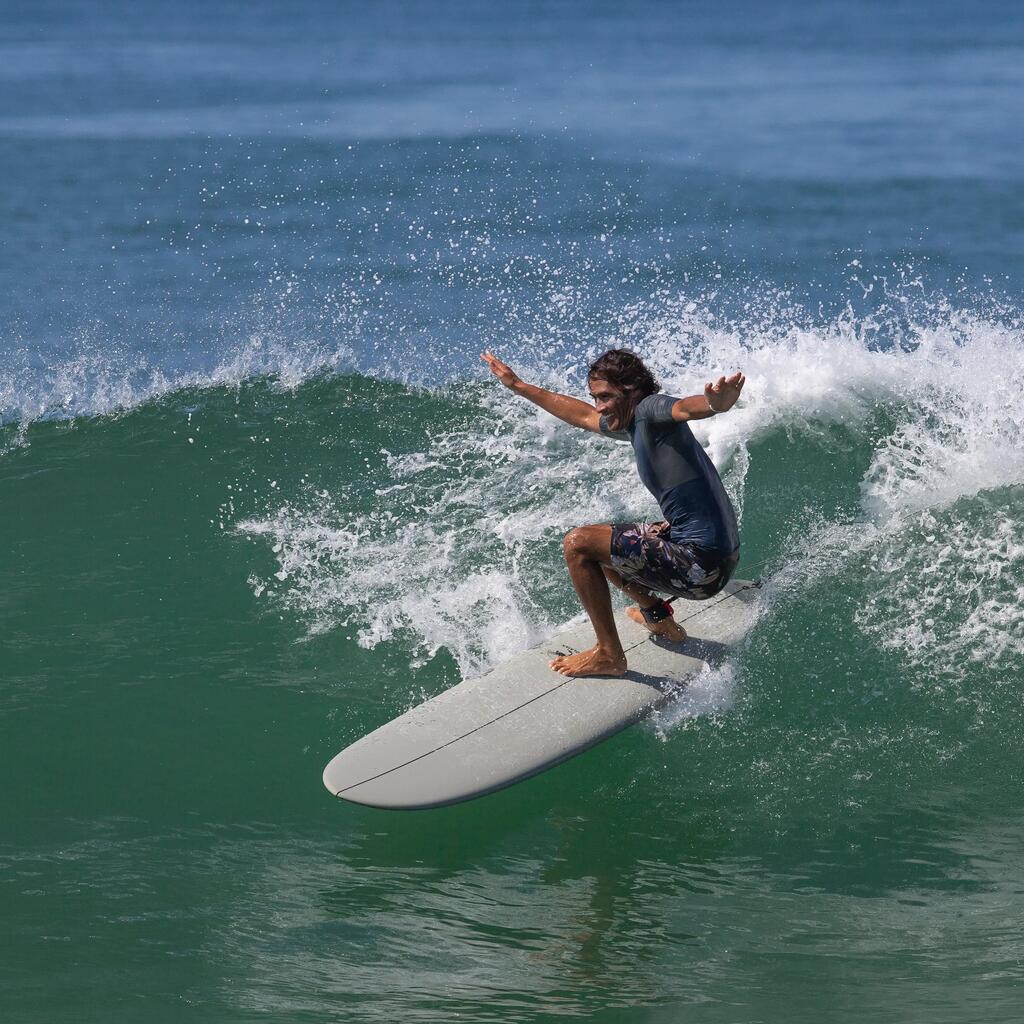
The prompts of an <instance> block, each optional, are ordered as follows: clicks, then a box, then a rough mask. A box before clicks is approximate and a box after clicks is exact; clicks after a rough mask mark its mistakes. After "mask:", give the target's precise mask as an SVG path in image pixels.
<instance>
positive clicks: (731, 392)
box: [704, 373, 747, 412]
mask: <svg viewBox="0 0 1024 1024" xmlns="http://www.w3.org/2000/svg"><path fill="white" fill-rule="evenodd" d="M746 382H747V378H746V377H744V376H743V374H742V373H734V374H733V375H732V376H731V377H719V378H718V380H717V381H715V382H714V383H712V382H711V381H708V382H707V384H705V385H704V397H705V398H706V399H707V400H708V405H710V406H711V408H712V409H714V410H715V412H725V411H726V410H727V409H731V408H732V407H733V406H734V405H735V404H736V399H737V398H739V397H740V392H741V391H742V390H743V385H744V384H746Z"/></svg>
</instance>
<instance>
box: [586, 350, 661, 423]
mask: <svg viewBox="0 0 1024 1024" xmlns="http://www.w3.org/2000/svg"><path fill="white" fill-rule="evenodd" d="M595 379H597V380H606V381H607V382H608V383H609V384H611V386H612V387H615V388H618V389H619V390H620V391H622V392H623V402H622V409H621V412H620V414H619V416H618V417H616V418H617V419H618V421H619V423H620V424H626V423H628V422H629V421H630V420H631V419H632V418H633V413H634V411H635V410H636V407H637V405H639V404H640V402H642V401H643V399H645V398H646V397H647V396H648V395H656V394H657V393H658V392H659V391H660V390H661V385H660V384H659V383H658V381H657V380H656V379H655V377H654V374H653V373H651V371H650V370H648V369H647V367H646V366H645V365H644V362H643V360H642V359H641V358H640V357H639V356H638V355H637V354H636V353H635V352H630V351H629V349H628V348H610V349H608V351H607V352H604V353H602V354H601V355H599V356H598V357H597V358H596V359H595V360H594V361H593V362H592V363H591V364H590V366H589V367H588V368H587V380H595Z"/></svg>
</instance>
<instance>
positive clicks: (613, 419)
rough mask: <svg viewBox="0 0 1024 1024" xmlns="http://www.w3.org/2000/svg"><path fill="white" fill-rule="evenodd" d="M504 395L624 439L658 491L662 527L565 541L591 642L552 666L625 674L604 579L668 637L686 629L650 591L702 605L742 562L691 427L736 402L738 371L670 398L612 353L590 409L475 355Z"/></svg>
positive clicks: (628, 357)
mask: <svg viewBox="0 0 1024 1024" xmlns="http://www.w3.org/2000/svg"><path fill="white" fill-rule="evenodd" d="M481 358H482V359H483V360H484V362H486V363H487V365H488V367H489V368H490V370H491V372H492V373H493V374H494V375H495V377H497V378H498V380H500V381H501V383H502V384H504V385H505V387H507V388H508V389H509V390H511V391H514V392H515V393H516V394H518V395H522V396H523V397H524V398H527V399H529V401H531V402H533V403H534V404H535V405H538V406H540V407H541V408H542V409H544V410H545V411H546V412H549V413H551V414H552V415H553V416H557V417H558V418H559V419H561V420H564V421H565V422H566V423H570V424H572V425H573V426H574V427H581V428H582V429H584V430H592V431H594V432H595V433H599V434H604V435H605V436H606V437H613V438H617V439H620V440H626V441H629V442H630V443H631V444H632V446H633V452H634V454H635V456H636V462H637V472H638V473H639V475H640V479H641V480H642V481H643V483H644V484H645V485H646V487H647V489H648V490H649V491H650V492H651V493H652V494H653V495H654V497H655V499H656V500H657V502H658V504H659V506H660V507H661V511H662V514H663V515H664V516H665V519H664V521H663V522H660V523H615V524H607V523H605V524H599V525H592V526H578V527H576V528H575V529H574V530H570V531H569V533H567V534H566V536H565V542H564V549H565V560H566V564H567V565H568V568H569V575H570V577H571V578H572V582H573V585H574V586H575V588H576V593H577V594H578V595H579V598H580V601H581V602H582V603H583V608H584V610H585V611H586V613H587V615H588V616H589V617H590V621H591V623H592V624H593V626H594V632H595V634H596V638H597V643H596V644H595V645H594V646H593V647H592V648H590V649H589V650H586V651H581V652H580V653H579V654H572V655H563V656H562V657H558V658H555V659H554V660H553V661H552V662H551V667H552V668H553V669H555V671H557V672H561V673H562V674H563V675H567V676H621V675H624V674H625V672H626V655H625V653H624V652H623V650H622V643H621V642H620V640H619V635H618V631H617V630H616V628H615V619H614V617H613V613H612V603H611V594H610V593H609V590H608V583H612V584H614V585H615V586H617V587H618V588H619V589H620V590H623V591H624V592H625V593H626V594H628V595H629V596H630V597H631V598H632V599H633V600H634V601H636V602H637V604H636V606H635V607H630V608H628V609H627V611H626V613H627V614H628V615H629V616H630V618H632V619H634V620H635V621H637V622H640V623H642V624H643V625H645V626H646V627H647V629H649V630H650V631H651V632H652V633H656V634H658V635H659V636H663V637H664V638H665V639H667V640H673V641H682V640H684V639H685V638H686V631H685V630H684V629H683V628H682V627H681V626H679V625H678V624H677V623H676V622H675V621H674V620H673V619H672V606H671V605H670V604H668V603H667V602H666V601H665V600H664V599H662V598H660V597H657V596H655V594H656V593H667V594H671V595H674V596H677V597H686V598H690V599H696V600H703V599H706V598H709V597H713V596H714V595H715V594H717V593H718V592H719V591H720V590H721V589H722V587H724V586H725V585H726V583H728V582H729V579H730V577H731V576H732V574H733V571H734V570H735V568H736V563H737V562H738V561H739V534H738V530H737V526H736V514H735V512H734V510H733V507H732V503H731V502H730V501H729V497H728V495H727V494H726V493H725V488H724V487H723V486H722V481H721V478H720V477H719V475H718V472H717V470H716V469H715V467H714V464H713V463H712V462H711V459H710V458H708V456H707V453H706V452H705V451H704V449H703V448H702V447H701V445H700V444H699V442H698V441H697V439H696V438H695V437H694V436H693V433H692V432H691V430H690V428H689V426H687V421H689V420H696V419H705V418H706V417H708V416H714V415H715V414H716V413H722V412H726V411H728V410H729V409H731V408H732V407H733V405H735V404H736V400H737V399H738V398H739V396H740V391H742V389H743V385H744V383H745V380H746V378H745V377H744V376H743V374H742V373H734V374H733V375H732V376H731V377H719V378H718V380H717V381H715V382H710V381H709V382H708V383H707V384H705V385H704V393H703V394H702V395H692V396H690V397H689V398H672V397H671V396H669V395H663V394H659V393H658V391H659V385H658V382H657V381H656V380H655V379H654V376H653V374H652V373H651V372H650V370H649V369H648V368H647V367H646V366H645V365H644V364H643V361H642V360H641V359H640V358H639V357H638V356H637V355H636V354H635V353H633V352H629V351H627V350H626V349H610V350H609V351H607V352H605V353H604V354H603V355H601V356H599V357H598V358H597V359H596V360H594V362H593V363H591V365H590V367H589V370H588V373H587V386H588V388H589V391H590V395H591V397H592V398H593V400H594V405H593V406H591V405H588V404H587V403H586V402H583V401H580V399H578V398H572V397H571V396H569V395H562V394H559V393H557V392H554V391H546V390H545V389H544V388H540V387H537V386H536V385H534V384H527V383H526V382H525V381H524V380H522V379H521V378H520V377H519V376H518V375H517V374H516V373H515V372H514V371H513V370H512V369H511V368H510V367H509V366H507V365H506V364H505V363H503V362H502V361H501V360H500V359H498V358H497V357H496V356H495V355H493V354H492V353H491V352H484V353H483V354H482V356H481Z"/></svg>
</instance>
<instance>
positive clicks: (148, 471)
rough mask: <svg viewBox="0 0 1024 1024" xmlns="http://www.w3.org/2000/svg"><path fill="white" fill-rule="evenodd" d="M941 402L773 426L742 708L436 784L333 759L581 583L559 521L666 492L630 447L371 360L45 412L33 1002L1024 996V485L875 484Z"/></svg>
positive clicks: (902, 1010) (757, 508)
mask: <svg viewBox="0 0 1024 1024" xmlns="http://www.w3.org/2000/svg"><path fill="white" fill-rule="evenodd" d="M737 415H739V414H737ZM929 417H931V419H930V418H929ZM932 419H934V409H932V410H931V411H926V413H921V414H919V413H918V412H916V411H914V410H913V409H909V408H908V407H906V406H901V405H900V403H899V402H898V401H893V400H886V401H882V402H879V403H877V404H871V403H868V404H865V405H864V406H863V407H862V408H861V411H860V413H859V414H858V416H857V417H848V416H846V414H845V413H844V414H843V415H825V414H822V415H819V416H816V417H813V416H812V417H808V416H803V415H802V414H801V416H799V417H797V418H796V419H794V420H791V421H790V422H789V423H781V422H780V423H773V421H772V420H771V419H770V418H769V419H768V420H766V421H764V423H763V424H762V426H761V427H759V428H758V429H756V430H752V431H750V432H749V433H748V434H747V437H746V441H745V443H744V445H743V447H742V452H740V449H736V450H735V451H734V452H733V454H732V455H731V456H729V457H728V459H727V460H726V462H727V468H726V480H727V483H728V484H729V486H730V487H731V488H732V489H733V490H734V493H737V494H738V495H739V496H741V497H742V504H743V508H744V512H743V536H744V559H745V565H746V566H747V567H755V566H757V564H758V563H760V562H761V561H762V560H767V564H766V566H765V571H766V572H767V584H766V587H765V590H764V612H763V614H762V616H761V618H760V620H759V622H758V623H757V625H756V626H755V628H754V630H753V631H752V633H751V634H750V636H749V638H748V640H747V641H746V642H745V643H744V644H743V645H742V647H741V648H739V649H738V650H737V651H736V653H735V657H734V658H733V659H732V661H731V662H730V664H729V666H728V667H727V671H725V672H724V674H723V677H722V678H721V679H720V680H718V681H717V682H716V681H712V682H713V684H714V685H715V686H717V690H716V693H717V698H716V701H715V702H714V706H713V707H712V709H711V710H710V711H707V712H705V713H699V714H698V713H688V712H686V710H685V708H683V709H675V711H674V710H673V709H671V708H670V709H669V710H668V711H667V712H666V713H665V714H664V715H663V716H662V717H661V719H660V720H659V721H657V722H655V723H651V724H647V725H643V726H640V727H637V728H634V729H631V730H629V731H627V732H626V733H624V734H621V735H620V736H618V737H616V738H615V739H613V740H611V741H609V742H607V743H605V744H603V745H601V746H600V747H598V748H595V749H593V750H591V751H590V752H588V753H586V754H584V755H583V756H581V757H579V758H577V759H576V760H574V761H572V762H570V763H568V764H566V765H564V766H562V767H560V768H558V769H556V770H554V771H552V772H550V773H547V774H545V775H542V776H540V777H537V778H535V779H532V780H530V781H527V782H526V783H523V784H522V785H519V786H516V787H514V788H512V789H509V790H506V791H504V792H502V793H499V794H496V795H493V796H491V797H488V798H486V799H483V800H480V801H477V802H474V803H470V804H466V805H461V806H457V807H452V808H447V809H442V810H437V811H432V812H419V813H409V814H401V813H389V812H383V811H374V810H371V809H367V808H362V807H358V806H354V805H348V804H345V803H342V802H339V801H337V800H334V799H332V798H331V797H330V796H329V795H328V794H327V793H326V791H325V790H324V789H323V787H322V785H321V783H320V772H321V770H322V767H323V765H324V764H325V763H326V761H327V760H329V758H330V757H331V756H333V754H334V753H336V752H337V751H338V750H339V749H341V747H343V746H344V745H345V744H347V743H349V742H351V741H353V740H354V739H356V738H357V737H359V736H361V735H363V734H364V733H365V732H367V731H369V730H370V729H372V728H374V727H376V726H377V725H379V724H381V723H383V722H385V721H387V720H388V719H390V718H391V717H393V716H394V715H396V714H398V713H400V712H401V711H403V710H404V709H406V708H407V707H409V706H410V705H411V704H413V703H415V702H417V701H418V700H420V699H422V698H423V697H424V696H429V695H431V694H433V693H437V692H439V691H440V690H442V689H444V688H445V687H447V686H449V685H452V684H453V683H454V682H456V681H458V679H459V678H461V676H462V674H463V673H464V672H468V671H470V670H471V669H472V668H474V667H479V666H480V665H485V664H487V663H493V661H495V660H500V657H501V656H503V655H504V653H505V652H506V651H508V650H512V649H516V644H517V642H518V644H519V645H520V646H523V645H525V643H526V642H527V641H528V640H529V638H530V636H531V635H534V634H536V635H542V634H543V632H544V631H545V630H546V629H552V628H554V627H555V626H557V625H558V624H559V623H560V622H564V621H565V620H566V619H567V618H569V617H571V616H572V615H574V614H576V613H577V609H576V606H575V604H574V599H573V595H572V593H571V590H570V588H569V586H568V583H567V581H566V580H565V578H564V575H563V570H562V568H561V566H560V564H559V540H560V537H561V534H562V533H563V532H564V530H565V529H567V528H568V527H569V526H571V525H572V523H573V521H574V517H575V521H581V519H588V518H591V516H590V514H589V513H590V512H593V513H594V515H593V517H592V518H594V519H605V518H610V517H613V516H614V515H616V514H617V513H620V512H621V513H625V512H632V513H634V514H643V513H644V512H646V511H648V508H647V503H648V502H649V499H648V498H647V497H646V496H645V495H643V494H641V493H640V492H639V490H638V487H637V484H636V482H635V480H634V479H633V478H632V476H631V475H630V473H631V472H632V470H631V467H630V465H629V463H628V461H626V459H627V455H626V453H624V452H622V451H621V450H620V449H618V448H616V447H602V444H603V442H602V441H601V440H600V439H595V438H592V437H589V436H583V435H579V436H577V435H576V434H573V433H572V432H571V431H569V430H567V429H566V430H563V429H561V428H558V429H555V430H553V431H552V428H551V427H550V424H545V422H544V421H543V420H542V419H541V418H538V417H534V416H533V415H532V414H531V413H528V412H526V411H524V410H523V409H522V408H520V407H518V406H512V405H510V404H509V403H508V401H507V400H506V399H505V398H504V397H503V396H502V394H501V393H499V392H497V391H496V390H494V389H493V388H491V387H490V386H486V387H480V386H478V385H473V386H472V387H469V388H463V389H457V388H453V389H449V390H445V391H436V392H430V391H411V390H409V389H406V388H403V387H401V386H399V385H396V384H389V383H385V382H380V381H371V380H368V379H366V378H362V377H355V376H351V377H331V378H325V379H320V380H313V381H309V382H307V383H305V384H303V385H302V386H300V387H299V388H297V389H292V390H287V389H282V388H280V387H277V386H275V385H273V384H272V383H268V382H256V383H251V384H247V385H244V386H242V387H240V388H234V389H217V388H207V389H204V390H195V391H179V392H176V393H174V394H172V395H170V396H168V397H165V398H163V399H161V400H159V401H155V402H152V403H150V404H147V405H143V406H139V407H136V408H134V409H132V410H130V411H128V412H125V413H123V414H120V415H117V416H112V417H104V418H97V419H77V420H72V421H67V422H41V423H35V424H33V425H31V426H30V427H29V428H28V430H27V433H23V434H21V435H19V434H17V432H16V431H15V428H14V427H10V428H8V429H7V434H6V435H5V438H4V443H5V444H6V445H7V450H6V452H5V454H4V455H3V456H2V457H0V493H3V495H4V501H3V505H2V509H0V525H2V528H3V535H4V537H5V540H6V545H5V547H6V552H7V553H6V557H5V558H4V559H3V561H2V562H0V576H2V586H0V614H2V618H3V622H4V638H3V645H2V657H3V665H2V671H3V690H2V699H0V768H2V771H3V776H4V778H5V779H6V781H7V785H6V786H4V787H3V790H2V796H0V820H2V822H3V832H2V838H0V916H2V919H3V921H4V923H5V927H4V929H3V931H2V933H0V944H2V950H0V976H2V991H3V993H4V996H3V1001H4V1003H5V1004H6V1009H5V1011H4V1019H5V1020H10V1021H17V1022H28V1021H33V1022H35V1021H39V1022H44V1021H45V1022H47V1024H55V1022H60V1021H83V1020H97V1021H104V1022H111V1021H139V1020H144V1021H147V1022H162V1021H168V1022H171V1021H181V1020H209V1021H218V1022H226V1021H250V1020H274V1021H328V1020H329V1021H364V1020H365V1021H377V1020H389V1021H390V1020H411V1021H438V1020H459V1019H465V1020H473V1021H506V1022H507V1021H554V1020H558V1019H562V1018H564V1017H585V1018H587V1019H595V1020H599V1021H630V1022H633V1021H652V1022H654V1021H659V1022H660V1021H666V1022H668V1021H679V1020H694V1021H709V1022H756V1021H777V1020H807V1021H811V1020H821V1019H828V1020H854V1019H857V1020H860V1019H864V1018H866V1017H870V1018H871V1019H879V1020H892V1021H929V1022H934V1021H950V1022H952V1021H958V1022H959V1021H967V1020H970V1021H989V1020H991V1021H1007V1020H1013V1019H1016V1017H1017V1016H1018V1015H1019V1010H1018V1007H1019V993H1020V983H1021V981H1022V978H1024V967H1022V964H1021V956H1022V949H1024V932H1022V929H1021V925H1020V921H1021V912H1022V909H1024V895H1022V889H1024V886H1022V883H1021V879H1022V878H1024V854H1022V852H1021V851H1022V848H1024V847H1022V842H1021V840H1022V838H1024V837H1022V834H1021V833H1022V828H1021V824H1020V811H1021V809H1022V808H1024V787H1022V778H1021V772H1020V770H1019V764H1020V759H1019V757H1018V756H1017V748H1018V742H1019V739H1020V736H1021V734H1022V725H1024V710H1022V708H1021V706H1020V701H1019V691H1020V682H1021V678H1022V671H1021V670H1022V664H1024V659H1022V655H1021V647H1020V643H1019V638H1020V630H1021V626H1020V613H1019V607H1018V597H1017V595H1018V594H1019V592H1020V591H1019V588H1020V586H1021V567H1022V555H1021V552H1020V549H1019V546H1015V545H1018V540H1017V538H1018V537H1019V524H1020V519H1019V510H1020V507H1021V503H1020V500H1021V490H1020V487H1019V486H1017V485H1014V484H1013V483H1012V482H1008V483H1006V484H1005V485H1003V486H995V487H986V488H982V489H977V488H971V487H969V486H965V487H964V488H963V490H964V493H963V494H961V495H959V496H954V497H952V498H950V499H948V500H945V501H943V502H941V503H940V505H939V506H938V507H932V508H930V509H926V510H924V511H920V510H915V509H913V508H909V509H905V510H904V512H903V514H902V515H901V516H894V517H890V519H888V520H886V521H884V522H880V521H879V520H878V519H877V517H874V518H873V517H872V516H870V515H869V514H868V513H867V512H866V511H865V507H866V506H865V502H866V498H865V493H866V492H865V491H864V481H865V480H871V479H876V478H877V476H878V474H877V472H876V470H877V467H878V464H879V459H880V458H882V459H883V461H884V459H885V458H889V456H887V455H886V452H887V451H888V450H889V449H887V448H886V444H887V439H888V440H890V441H891V439H892V438H894V437H895V436H897V434H898V432H899V430H900V426H901V425H902V426H903V427H904V428H906V426H907V424H914V423H916V424H918V425H922V424H923V425H924V426H923V427H922V429H924V428H925V427H927V426H928V424H929V423H931V422H932ZM940 433H941V432H940ZM929 436H936V437H938V436H939V435H938V434H935V435H929ZM941 437H943V438H945V437H947V434H941ZM189 438H191V439H192V440H191V443H190V442H189ZM714 440H715V439H714V437H713V438H712V441H714ZM937 443H938V442H937ZM943 443H944V442H943ZM922 451H923V448H921V446H920V445H919V446H918V456H919V457H918V459H917V463H916V465H917V466H918V469H917V470H916V471H915V472H916V473H917V476H916V477H915V479H919V478H920V476H921V466H922V465H923V461H922V460H924V458H925V457H924V455H922V454H921V452H922ZM880 453H881V455H880ZM893 458H895V457H894V456H893ZM886 465H888V466H889V467H890V468H891V467H892V466H897V467H898V465H902V463H897V462H892V461H891V460H890V462H888V463H886ZM872 467H875V469H874V470H873V469H872ZM873 474H874V475H873ZM887 479H890V478H887ZM922 504H923V502H922ZM1007 524H1009V525H1007ZM460 531H461V532H460ZM449 535H454V536H455V538H456V539H457V540H458V541H459V543H458V544H457V545H456V546H455V547H454V548H452V549H451V550H445V549H444V547H443V543H442V542H443V539H444V538H445V537H446V536H449ZM929 538H930V539H929ZM946 547H949V548H950V549H951V550H950V551H949V552H946V553H945V554H943V549H944V548H946ZM982 555H984V558H982V557H981V556H982ZM958 558H959V560H958ZM741 574H743V575H746V574H747V571H744V570H741ZM474 580H478V582H479V587H480V588H481V589H480V590H479V592H478V590H476V589H473V588H474V587H476V586H477V583H476V582H474ZM911 584H913V585H912V586H911ZM431 587H432V588H433V590H431V589H430V588H431ZM467 588H468V589H467ZM908 588H909V589H908ZM484 592H486V593H488V594H490V595H491V596H490V597H488V598H485V597H483V596H481V595H482V594H483V593H484ZM908 594H912V595H914V597H913V599H911V598H908V596H907V595H908ZM517 616H518V617H517ZM929 621H930V624H929ZM509 623H511V625H509ZM893 623H897V624H898V625H899V626H900V629H899V630H897V629H896V628H895V627H894V626H893ZM531 631H532V633H531ZM517 637H518V640H517Z"/></svg>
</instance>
